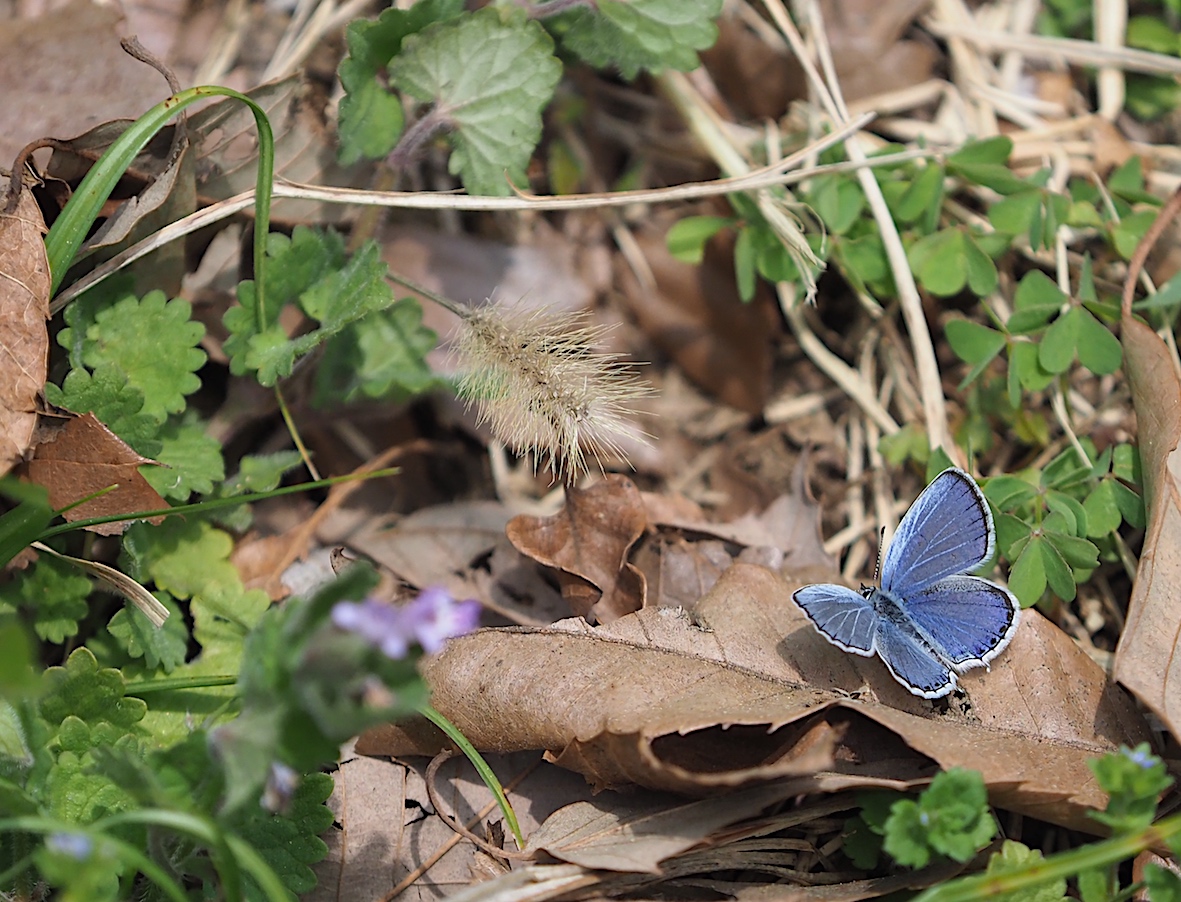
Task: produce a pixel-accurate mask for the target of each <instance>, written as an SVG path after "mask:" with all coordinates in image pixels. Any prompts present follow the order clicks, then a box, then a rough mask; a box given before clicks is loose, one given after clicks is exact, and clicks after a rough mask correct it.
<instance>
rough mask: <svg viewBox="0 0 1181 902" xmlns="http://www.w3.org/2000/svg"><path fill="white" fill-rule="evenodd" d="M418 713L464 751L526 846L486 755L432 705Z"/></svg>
mask: <svg viewBox="0 0 1181 902" xmlns="http://www.w3.org/2000/svg"><path fill="white" fill-rule="evenodd" d="M418 713H419V714H421V715H422V716H423V717H425V718H426V719H427V720H429V721H430V722H431V723H433V724H434V725H435V726H436V727H438V728H439V729H440V730H442V731H443V732H444V733H446V734H447V738H449V739H450V740H451V741H452V742H454V743H455V745H456V747H457V748H458V749H459V750H460V751H461V752H463V753H464V754H465V755H466V756H467V759H468V761H470V762H471V763H472V766H473V767H474V768H475V769H476V773H478V774H479V775H480V779H481V780H483V781H484V785H485V786H487V787H488V789H489V790H490V791H491V792H492V795H493V796H494V797H495V798H496V804H497V805H499V806H500V810H501V813H502V814H504V819H505V821H506V822H507V823H508V825H509V829H510V830H512V831H513V838H514V839H515V840H516V841H517V848H518V849H523V848H525V838H524V837H523V836H521V826H520V824H518V823H517V815H516V812H514V811H513V806H512V805H511V804H509V800H508V796H506V795H505V794H504V787H503V786H501V785H500V780H498V779H497V778H496V774H495V773H494V772H493V771H492V768H491V767H489V766H488V762H487V761H485V760H484V756H483V755H481V754H480V753H479V752H478V751H476V747H475V746H474V745H472V744H471V743H470V742H468V740H467V737H466V736H464V735H463V733H461V732H460V731H459V727H457V726H455V724H453V723H452V722H451V721H449V720H448V719H447V718H446V717H444V716H443V715H442V714H440V713H439V712H438V711H437V710H436V709H435V708H433V707H431V706H430V705H422V706H420V707H419V709H418Z"/></svg>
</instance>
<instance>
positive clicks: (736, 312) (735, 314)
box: [621, 228, 774, 414]
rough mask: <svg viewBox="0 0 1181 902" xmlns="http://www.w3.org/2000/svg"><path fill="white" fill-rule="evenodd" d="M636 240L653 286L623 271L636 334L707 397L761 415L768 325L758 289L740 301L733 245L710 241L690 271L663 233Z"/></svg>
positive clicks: (724, 239) (766, 386)
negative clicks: (751, 298) (672, 251)
mask: <svg viewBox="0 0 1181 902" xmlns="http://www.w3.org/2000/svg"><path fill="white" fill-rule="evenodd" d="M636 237H637V241H638V242H639V246H640V248H641V249H642V251H643V253H644V258H645V259H646V260H647V261H648V265H649V267H651V270H652V275H653V276H654V277H655V279H656V287H655V290H654V291H645V290H644V289H643V287H642V286H641V285H640V284H639V282H638V281H637V280H636V278H635V276H634V275H632V274H631V272H630V270H624V271H622V272H621V279H622V282H623V286H624V293H623V298H624V300H626V301H627V303H628V306H629V308H630V309H631V312H632V314H633V315H634V316H635V318H636V320H637V322H638V323H639V325H640V328H642V329H643V330H644V332H646V333H647V334H648V335H649V336H651V338H652V340H653V341H654V342H655V343H656V344H657V345H659V346H660V347H661V348H662V349H663V350H664V351H665V353H667V354H668V355H669V356H670V357H672V358H673V360H674V361H676V364H677V366H679V367H680V368H681V369H682V370H683V371H684V372H685V374H686V375H687V376H689V378H690V379H692V380H693V381H694V382H696V383H697V384H698V385H700V386H701V387H703V388H704V389H705V390H706V391H709V392H710V393H712V394H713V395H714V396H715V397H717V398H718V399H720V400H722V401H724V402H725V403H727V404H729V405H730V406H732V407H737V408H738V409H739V410H742V411H745V412H746V413H750V414H758V413H761V412H762V410H763V407H764V406H765V405H766V403H767V398H768V396H769V395H770V392H771V347H772V346H771V339H772V337H773V335H774V332H773V329H774V325H773V322H774V321H773V320H772V319H771V318H770V317H769V316H768V311H767V307H768V304H767V302H768V300H769V294H768V292H767V290H766V288H765V286H764V285H760V288H759V291H758V293H757V294H756V296H755V300H754V301H753V302H752V303H750V304H744V303H742V301H741V299H740V298H739V297H738V287H737V283H736V282H735V281H734V262H733V261H734V241H733V238H732V237H730V236H728V235H727V234H726V233H721V234H719V235H718V236H715V237H714V238H713V239H712V240H710V242H709V243H708V244H706V247H705V260H704V262H703V263H702V264H701V265H700V266H694V265H692V264H689V263H681V262H680V261H679V260H676V259H674V258H673V256H672V255H671V254H670V253H669V252H668V247H667V246H666V244H665V241H664V232H663V231H660V232H659V233H658V232H657V231H656V229H654V228H652V229H649V230H647V231H645V232H643V233H640V234H638V235H637V236H636Z"/></svg>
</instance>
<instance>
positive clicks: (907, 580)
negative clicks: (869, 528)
mask: <svg viewBox="0 0 1181 902" xmlns="http://www.w3.org/2000/svg"><path fill="white" fill-rule="evenodd" d="M995 541H996V540H995V533H994V531H993V526H992V512H991V511H990V510H989V509H988V502H986V501H985V500H984V495H983V493H982V492H981V491H980V489H979V488H978V487H977V485H976V483H975V481H973V479H972V477H971V476H969V475H968V474H967V473H965V472H964V471H963V470H958V469H956V468H955V467H951V468H949V469H947V470H944V471H943V472H942V473H940V474H939V475H938V476H936V477H935V479H934V480H933V481H932V482H931V484H930V485H929V486H927V488H926V489H925V490H924V491H923V493H922V494H921V495H919V497H918V500H916V501H915V503H914V504H913V505H912V506H911V508H910V510H908V511H907V512H906V516H904V517H903V518H902V522H901V523H899V524H898V531H897V532H896V533H895V534H894V538H893V540H892V541H891V542H890V548H889V550H888V551H887V552H886V560H885V562H884V563H883V564H882V588H884V589H886V590H889V591H896V592H905V593H906V596H907V598H909V597H910V596H911V595H913V594H914V593H915V592H921V591H922V590H923V589H926V588H928V587H930V586H932V585H934V584H935V583H937V582H939V580H941V579H944V578H946V577H948V576H955V575H956V574H959V573H963V572H965V571H967V570H972V569H975V568H976V567H979V566H980V565H981V564H983V563H984V562H985V561H986V560H988V559H989V558H990V557H992V552H993V546H994V544H995Z"/></svg>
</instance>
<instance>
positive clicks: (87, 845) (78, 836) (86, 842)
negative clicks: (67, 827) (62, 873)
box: [45, 833, 94, 861]
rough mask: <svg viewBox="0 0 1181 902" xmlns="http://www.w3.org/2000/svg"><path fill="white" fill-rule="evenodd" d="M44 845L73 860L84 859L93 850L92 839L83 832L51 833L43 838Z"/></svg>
mask: <svg viewBox="0 0 1181 902" xmlns="http://www.w3.org/2000/svg"><path fill="white" fill-rule="evenodd" d="M45 847H46V848H47V849H49V851H51V852H56V853H57V854H59V855H67V856H69V857H70V858H73V859H74V860H75V861H85V860H86V859H87V858H89V857H90V853H91V852H93V851H94V843H93V841H92V840H91V839H90V837H89V836H86V835H85V834H83V833H51V834H49V836H47V837H46V838H45Z"/></svg>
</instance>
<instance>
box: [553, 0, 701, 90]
mask: <svg viewBox="0 0 1181 902" xmlns="http://www.w3.org/2000/svg"><path fill="white" fill-rule="evenodd" d="M594 6H595V8H594V9H578V10H574V11H572V12H570V13H568V14H567V15H566V16H563V17H561V19H560V21H559V22H558V23H557V27H558V30H559V32H560V33H561V36H562V46H563V47H565V48H567V49H569V50H571V51H572V52H573V53H575V54H577V55H578V56H580V57H581V58H582V59H584V60H586V61H587V62H588V63H590V64H591V65H592V66H596V67H598V68H606V67H609V66H614V67H616V68H617V69H619V72H620V74H621V75H622V76H623V77H624V78H625V79H627V80H628V81H631V80H632V79H633V78H635V77H636V75H638V74H639V72H640V70H641V69H644V70H647V71H649V72H660V71H661V70H662V69H679V70H681V71H682V72H688V71H689V70H690V69H696V68H697V65H698V62H699V60H698V58H697V51H699V50H705V49H706V48H708V47H712V46H713V44H714V42H715V41H716V40H717V39H718V29H717V26H715V25H714V23H713V20H714V19H716V18H717V17H718V15H719V14H720V13H721V11H722V0H598V2H597V3H595V5H594Z"/></svg>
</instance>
